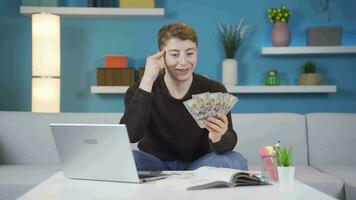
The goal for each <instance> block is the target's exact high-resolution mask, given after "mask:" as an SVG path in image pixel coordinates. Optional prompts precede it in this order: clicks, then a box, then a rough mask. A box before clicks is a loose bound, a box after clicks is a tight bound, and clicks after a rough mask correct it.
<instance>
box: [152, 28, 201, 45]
mask: <svg viewBox="0 0 356 200" xmlns="http://www.w3.org/2000/svg"><path fill="white" fill-rule="evenodd" d="M172 38H178V39H181V40H190V41H192V42H194V43H195V44H196V45H197V46H198V37H197V34H196V33H195V31H194V29H193V28H192V27H191V26H188V25H187V24H185V23H172V24H167V25H164V26H162V28H161V29H160V30H159V32H158V36H157V41H158V48H159V50H162V47H163V46H164V45H166V43H167V41H168V40H170V39H172Z"/></svg>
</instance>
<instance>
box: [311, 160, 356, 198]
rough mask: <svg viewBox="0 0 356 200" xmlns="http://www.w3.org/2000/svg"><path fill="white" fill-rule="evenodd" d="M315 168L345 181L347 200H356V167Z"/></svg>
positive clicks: (322, 166)
mask: <svg viewBox="0 0 356 200" xmlns="http://www.w3.org/2000/svg"><path fill="white" fill-rule="evenodd" d="M315 167H316V168H318V169H320V170H321V171H323V172H326V173H328V174H332V175H334V176H336V177H339V178H341V179H343V180H344V181H345V194H346V199H348V200H349V199H356V165H343V166H336V165H316V166H315Z"/></svg>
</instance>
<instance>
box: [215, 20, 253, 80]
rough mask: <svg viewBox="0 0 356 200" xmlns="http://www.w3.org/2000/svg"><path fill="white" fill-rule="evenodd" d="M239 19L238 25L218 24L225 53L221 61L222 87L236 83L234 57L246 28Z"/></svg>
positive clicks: (236, 69)
mask: <svg viewBox="0 0 356 200" xmlns="http://www.w3.org/2000/svg"><path fill="white" fill-rule="evenodd" d="M243 23H244V20H243V19H241V20H240V23H239V25H236V24H230V25H226V24H221V23H218V27H219V32H220V39H221V42H222V45H223V47H224V51H225V60H224V61H223V64H222V65H223V67H222V68H223V69H222V82H223V84H224V85H236V84H237V82H238V63H237V60H236V59H235V55H236V53H237V51H238V49H239V48H240V46H241V44H242V43H243V41H244V38H245V36H246V31H247V28H248V26H246V25H244V24H243Z"/></svg>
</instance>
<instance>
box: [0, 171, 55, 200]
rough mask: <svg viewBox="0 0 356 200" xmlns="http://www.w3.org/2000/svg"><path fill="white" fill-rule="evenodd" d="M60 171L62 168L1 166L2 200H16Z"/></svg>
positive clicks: (0, 196) (0, 189)
mask: <svg viewBox="0 0 356 200" xmlns="http://www.w3.org/2000/svg"><path fill="white" fill-rule="evenodd" d="M58 170H60V166H45V165H41V166H40V165H36V166H34V165H0V199H2V200H10V199H11V200H12V199H16V198H17V197H19V196H21V195H22V194H24V193H25V192H27V191H28V190H30V189H31V188H33V187H35V186H36V185H38V184H39V183H41V182H42V181H44V180H45V179H46V178H48V177H50V176H51V175H53V174H54V173H56V172H57V171H58Z"/></svg>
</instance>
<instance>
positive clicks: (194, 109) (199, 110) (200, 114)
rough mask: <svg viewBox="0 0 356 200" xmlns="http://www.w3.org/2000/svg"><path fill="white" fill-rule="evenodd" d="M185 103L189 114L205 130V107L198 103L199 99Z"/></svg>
mask: <svg viewBox="0 0 356 200" xmlns="http://www.w3.org/2000/svg"><path fill="white" fill-rule="evenodd" d="M183 103H184V106H185V107H186V108H187V110H188V111H189V113H190V114H191V115H192V117H193V118H194V120H195V121H196V122H197V124H198V125H199V127H200V128H204V127H205V126H204V121H205V119H206V118H205V107H204V105H203V104H202V103H201V102H200V101H198V100H197V99H194V98H193V99H190V100H187V101H185V102H183Z"/></svg>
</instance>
